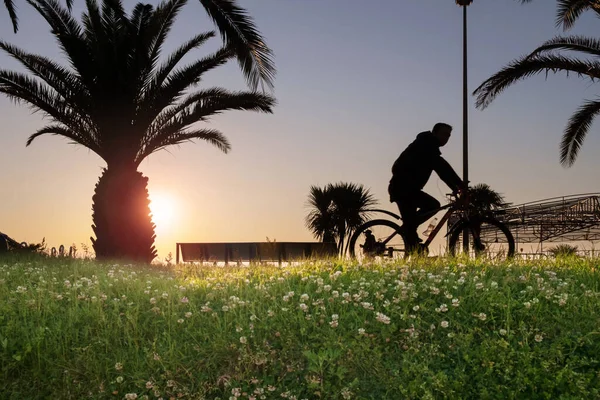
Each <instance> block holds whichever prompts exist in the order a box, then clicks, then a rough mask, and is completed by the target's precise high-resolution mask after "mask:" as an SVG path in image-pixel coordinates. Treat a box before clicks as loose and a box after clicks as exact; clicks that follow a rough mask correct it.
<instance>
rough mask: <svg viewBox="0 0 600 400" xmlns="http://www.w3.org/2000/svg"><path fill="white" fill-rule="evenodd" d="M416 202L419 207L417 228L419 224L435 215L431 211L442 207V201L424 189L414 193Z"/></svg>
mask: <svg viewBox="0 0 600 400" xmlns="http://www.w3.org/2000/svg"><path fill="white" fill-rule="evenodd" d="M414 204H415V206H416V207H417V208H418V211H417V212H416V215H415V223H416V224H417V226H416V228H417V229H418V227H419V225H421V224H422V223H423V222H425V221H427V220H428V219H429V218H431V217H433V215H432V214H431V211H433V210H435V209H437V208H440V206H441V205H440V202H439V201H437V199H436V198H435V197H433V196H430V195H428V194H427V193H425V192H424V191H422V190H421V191H419V192H417V193H416V194H415V195H414Z"/></svg>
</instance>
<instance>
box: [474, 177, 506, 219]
mask: <svg viewBox="0 0 600 400" xmlns="http://www.w3.org/2000/svg"><path fill="white" fill-rule="evenodd" d="M509 205H510V203H507V202H506V201H505V200H504V196H503V195H502V194H500V193H498V192H497V191H495V190H493V189H492V188H491V187H490V186H489V185H488V184H486V183H478V184H476V185H473V186H471V187H469V207H470V208H471V211H472V212H475V213H478V214H489V213H491V212H493V211H494V210H499V209H501V208H505V207H508V206H509Z"/></svg>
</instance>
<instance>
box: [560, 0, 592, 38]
mask: <svg viewBox="0 0 600 400" xmlns="http://www.w3.org/2000/svg"><path fill="white" fill-rule="evenodd" d="M588 10H592V11H594V12H595V13H596V14H597V15H599V16H600V2H598V1H597V0H558V8H557V12H556V26H557V27H559V26H561V25H562V27H563V30H565V31H566V30H569V29H571V28H573V25H575V22H576V21H577V20H578V19H579V17H580V16H581V14H583V13H584V12H585V11H588Z"/></svg>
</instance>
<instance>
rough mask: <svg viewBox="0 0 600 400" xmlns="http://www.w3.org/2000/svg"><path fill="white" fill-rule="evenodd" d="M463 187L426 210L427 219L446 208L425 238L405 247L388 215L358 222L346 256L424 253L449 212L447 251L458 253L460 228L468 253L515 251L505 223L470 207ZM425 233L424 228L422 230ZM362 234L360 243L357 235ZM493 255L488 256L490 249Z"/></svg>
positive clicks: (500, 255)
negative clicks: (464, 233) (466, 235)
mask: <svg viewBox="0 0 600 400" xmlns="http://www.w3.org/2000/svg"><path fill="white" fill-rule="evenodd" d="M468 193H469V191H468V190H467V191H466V192H465V194H464V195H462V196H460V197H459V196H458V195H457V194H455V193H450V194H447V195H446V196H447V197H448V199H449V203H447V204H445V205H443V206H440V207H439V208H436V209H435V210H432V211H430V212H428V213H427V214H426V216H427V219H429V218H431V217H433V216H434V215H435V214H437V213H438V212H440V211H442V210H447V211H446V213H445V214H444V216H443V217H442V218H441V219H440V221H439V222H438V223H437V225H435V226H434V227H432V226H430V228H432V229H428V231H429V230H430V232H429V234H428V237H427V239H426V240H425V242H423V243H419V244H418V245H417V247H416V248H413V249H406V246H405V245H404V234H403V231H402V226H401V225H398V224H397V223H395V222H394V221H390V220H389V219H374V220H370V221H367V222H365V223H364V224H362V225H361V226H359V227H358V228H357V229H356V231H355V232H354V234H353V235H352V237H351V239H350V244H349V247H350V257H352V258H355V259H358V260H359V261H362V260H364V259H367V258H370V259H372V258H375V257H381V258H384V259H385V258H389V259H394V258H398V259H407V258H408V257H411V256H413V255H416V256H418V255H428V254H429V245H430V244H431V242H432V241H433V240H434V239H435V237H436V236H437V234H438V232H439V231H440V230H441V228H442V226H443V225H444V224H445V223H446V222H447V221H449V220H450V218H451V217H452V216H453V214H454V215H455V216H456V218H455V219H456V222H454V223H453V224H452V225H451V227H450V229H448V232H447V233H446V235H445V236H446V237H447V238H448V254H449V255H450V256H459V255H460V254H461V252H462V251H463V241H462V237H463V232H464V231H465V229H467V230H468V232H469V247H468V248H469V250H468V254H467V255H468V256H469V257H473V256H474V257H483V256H490V258H494V259H499V258H500V259H502V258H510V257H512V256H514V254H515V240H514V237H513V235H512V233H511V232H510V230H509V229H508V227H507V226H506V225H504V224H503V223H502V222H500V221H498V220H497V219H496V218H494V217H493V215H492V214H491V213H489V212H482V211H480V210H475V209H473V208H472V207H470V203H469V201H468V197H469V196H468ZM369 211H371V212H381V213H384V214H387V215H389V216H391V217H394V218H395V219H396V220H401V219H402V218H401V217H400V216H399V215H397V214H395V213H393V212H391V211H387V210H380V209H373V210H369ZM424 234H427V232H424ZM362 235H365V236H366V239H365V241H364V243H360V242H359V239H360V237H361V236H362ZM495 250H497V253H496V255H495V256H493V257H492V254H493V253H494V251H495Z"/></svg>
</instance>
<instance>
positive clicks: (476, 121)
mask: <svg viewBox="0 0 600 400" xmlns="http://www.w3.org/2000/svg"><path fill="white" fill-rule="evenodd" d="M149 2H150V3H152V4H157V3H158V1H149ZM19 3H21V2H19ZM23 3H24V2H23ZM83 3H84V2H83V1H81V0H76V1H75V4H76V6H77V7H76V9H75V12H76V13H77V15H80V13H81V11H82V9H81V7H82V5H83ZM124 3H125V6H126V8H127V9H128V10H131V9H132V8H133V6H134V4H135V2H134V1H127V0H126V1H124ZM242 3H243V5H244V6H245V7H246V8H247V9H248V10H249V11H250V13H251V14H252V15H253V16H254V18H255V20H256V22H257V25H258V27H259V29H260V30H261V32H262V33H263V34H264V36H265V37H266V38H267V42H268V44H269V45H270V46H271V47H272V49H273V50H274V52H275V61H276V65H277V69H278V75H277V78H276V81H275V93H274V94H275V96H276V97H277V100H278V106H277V107H276V108H275V113H274V114H273V115H268V114H255V113H246V112H229V113H224V114H222V115H220V116H218V117H216V118H214V119H213V120H212V122H211V126H213V127H215V128H218V129H220V130H222V131H223V132H224V133H225V134H226V135H227V137H228V139H229V140H230V142H231V145H232V151H231V152H230V153H229V154H224V153H222V152H221V151H219V150H218V149H217V148H215V147H213V146H211V145H209V144H207V143H204V142H197V143H189V144H185V145H182V146H179V147H173V148H170V149H169V150H168V151H163V152H161V153H158V154H154V155H152V156H150V157H149V158H148V159H146V161H144V162H143V163H142V165H141V167H140V169H141V171H142V172H143V173H144V174H145V175H146V176H148V177H149V178H150V181H149V190H150V194H151V197H154V198H156V199H159V198H160V201H161V202H163V204H164V206H162V207H161V208H162V209H163V210H166V211H169V212H170V216H167V215H165V216H164V217H163V218H161V219H160V220H158V221H157V224H158V227H157V236H158V238H157V248H158V251H159V257H160V258H161V259H162V258H164V257H165V256H166V255H167V253H168V252H173V254H174V252H175V243H176V242H213V241H214V242H219V241H264V240H266V237H268V238H269V239H271V240H272V239H276V240H277V241H311V240H314V239H313V238H312V236H311V234H310V232H309V231H308V230H307V229H306V228H305V224H304V218H305V215H306V214H307V213H308V209H307V206H306V201H307V195H308V191H309V187H310V186H311V185H320V186H322V185H325V184H327V183H330V182H339V181H343V182H355V183H359V184H363V185H365V186H366V187H368V188H370V190H371V192H372V193H373V194H374V195H375V197H376V198H377V199H378V200H379V201H380V206H381V207H382V208H386V209H389V210H391V211H397V208H396V206H395V204H392V203H389V201H388V195H387V184H388V181H389V179H390V177H391V165H392V163H393V162H394V160H395V159H396V157H397V156H398V154H399V153H400V152H401V151H402V150H403V149H404V147H405V146H407V145H408V144H409V143H410V142H411V141H412V140H413V139H414V137H415V135H416V134H417V133H418V132H421V131H424V130H428V129H431V127H432V126H433V124H434V123H435V122H438V121H444V122H448V123H450V124H451V125H453V126H454V128H455V130H454V134H453V136H452V138H451V139H450V142H449V143H448V145H447V146H446V147H445V148H443V149H442V151H443V154H444V156H445V157H446V158H447V160H448V161H449V162H450V163H451V164H452V165H453V166H454V167H455V169H456V170H457V172H458V173H459V174H460V175H462V10H461V9H460V8H459V7H458V6H457V5H456V4H455V2H454V0H405V1H397V0H371V1H366V0H327V1H318V0H244V1H243V2H242ZM468 11H469V91H470V92H472V91H473V90H474V89H475V87H476V86H478V85H479V84H480V83H481V82H482V81H483V80H484V79H486V78H488V77H489V76H490V75H491V74H493V73H495V72H496V71H498V70H499V69H500V68H501V67H502V66H504V65H505V64H506V63H507V62H509V61H511V60H513V59H514V58H516V57H518V56H521V55H524V54H526V53H528V52H529V51H530V50H533V49H534V48H535V47H536V46H537V45H539V44H540V43H541V42H543V41H544V40H546V39H550V38H551V37H553V36H555V35H556V34H559V33H561V30H559V29H558V28H556V27H555V23H554V20H555V11H556V2H555V1H549V0H541V1H534V2H533V3H532V4H528V5H520V4H519V2H517V1H513V0H475V1H474V3H473V4H472V5H471V6H470V7H469V10H468ZM19 16H20V21H21V29H20V31H19V33H17V34H16V35H15V34H13V32H12V27H11V25H10V24H9V22H8V15H7V13H6V11H5V10H4V9H3V8H2V9H0V38H2V39H3V40H6V41H8V42H10V43H13V44H16V45H18V46H20V47H22V48H24V49H26V50H28V51H31V52H35V53H39V54H43V55H46V56H50V57H52V58H54V59H56V60H58V61H61V62H63V63H64V61H63V60H64V58H63V56H62V55H61V54H60V53H59V50H58V47H57V46H56V44H55V43H54V41H53V39H52V38H51V36H50V34H49V29H48V26H47V25H46V23H45V22H44V21H43V20H42V19H41V18H40V17H39V16H38V15H37V14H36V13H35V12H34V11H33V9H32V8H31V7H30V6H28V5H26V4H22V5H20V8H19ZM598 27H600V21H599V20H598V19H596V18H594V17H593V16H592V15H586V16H584V17H583V18H582V19H581V20H580V21H579V22H578V24H577V25H576V27H575V29H573V30H572V31H570V32H568V33H570V34H584V35H590V36H594V35H596V36H597V32H598ZM212 29H213V25H212V23H211V22H210V21H209V20H208V19H207V17H206V16H205V14H204V10H203V8H202V7H201V5H200V3H199V2H198V1H195V0H192V1H190V3H189V4H188V6H187V9H185V10H184V12H183V13H182V14H181V15H180V17H179V19H178V20H177V23H176V24H175V27H174V29H173V32H172V34H171V35H170V38H169V40H168V44H169V45H168V47H167V48H166V49H165V53H164V54H167V51H169V50H173V49H174V47H175V46H176V45H178V44H180V43H182V42H184V41H185V40H187V39H189V38H190V37H192V36H193V35H194V34H196V33H199V32H203V31H207V30H212ZM219 44H220V40H219V39H217V38H215V39H213V41H212V42H211V43H210V44H209V45H207V46H205V47H204V48H202V49H200V50H199V51H197V52H195V53H194V56H195V57H202V56H203V55H204V54H206V53H207V52H211V51H213V50H215V49H216V48H217V47H218V46H219ZM190 60H191V58H189V59H188V61H190ZM0 65H2V68H10V69H18V68H19V67H18V65H17V63H16V62H15V61H13V60H11V59H9V58H8V57H7V56H5V55H0ZM206 77H207V79H206V80H205V82H204V85H205V86H223V87H226V88H228V89H245V88H246V87H245V82H244V79H243V76H242V73H241V72H240V70H239V68H238V66H237V64H236V63H235V62H233V61H232V62H230V63H229V64H227V65H226V66H225V67H221V68H219V69H216V70H213V71H211V72H210V73H209V74H207V75H206ZM595 89H596V88H595V85H594V84H592V83H591V82H589V81H585V80H583V79H580V78H578V77H576V76H574V75H572V76H570V77H568V78H567V77H566V76H565V75H564V74H559V75H552V74H550V75H549V76H548V77H547V78H546V77H545V76H544V75H543V74H542V75H539V76H536V77H534V78H530V79H528V80H525V81H522V82H519V83H517V84H516V85H515V86H513V87H511V88H509V89H508V90H507V91H506V92H505V93H503V94H501V95H500V96H499V97H498V99H497V100H496V101H495V102H494V103H492V105H491V106H490V107H489V108H488V109H486V110H484V111H479V110H476V109H475V108H474V106H473V105H474V101H475V99H474V97H472V96H471V97H470V98H469V103H470V105H471V109H470V110H469V112H470V123H469V131H470V142H469V146H470V154H469V157H470V158H469V160H470V172H469V173H470V178H471V182H472V183H480V182H485V183H487V184H489V185H490V186H491V187H492V188H493V189H495V190H497V191H500V192H501V193H503V194H504V195H505V196H506V199H507V200H508V201H511V202H513V203H522V202H528V201H534V200H540V199H544V198H548V197H554V196H562V195H571V194H578V193H590V192H600V190H598V181H599V178H598V171H599V170H600V157H598V149H599V147H600V123H598V124H596V125H594V126H593V127H592V129H591V132H590V135H589V137H588V138H587V139H586V141H585V143H584V146H583V149H582V151H581V152H580V155H579V158H578V159H577V161H576V163H575V165H574V166H573V167H571V168H568V169H566V168H563V167H562V166H561V165H560V163H559V144H560V139H561V135H562V131H563V128H564V127H565V124H566V123H567V120H568V118H569V116H570V115H571V114H572V112H573V111H574V110H575V109H576V108H577V107H578V106H579V104H581V103H582V102H583V101H584V99H594V98H595V96H596V95H597V91H596V90H595ZM0 121H1V125H0V174H1V178H0V231H1V232H4V233H7V234H8V235H10V236H11V237H13V238H14V239H16V240H18V241H28V242H40V241H41V240H42V238H44V237H45V238H46V241H47V243H48V245H49V246H50V247H51V246H56V247H58V246H59V245H60V244H64V245H65V246H67V247H68V246H69V245H70V244H71V243H75V244H77V246H78V247H81V243H84V244H87V245H88V246H90V247H91V242H90V240H89V237H90V236H91V235H92V229H91V205H92V194H93V191H94V186H95V184H96V182H97V180H98V177H99V176H100V174H101V168H103V167H104V166H105V164H104V162H103V161H102V159H100V158H99V157H98V156H97V155H95V154H94V153H92V152H90V151H88V150H86V149H85V148H82V147H76V146H73V145H70V144H68V143H67V140H65V139H62V138H58V137H54V136H45V137H41V138H38V139H37V140H36V141H34V142H33V144H32V145H31V146H29V147H25V141H26V139H27V137H28V136H29V135H30V134H31V133H33V132H34V131H35V130H36V129H38V128H39V127H40V126H41V125H42V124H43V121H42V119H41V116H40V115H38V114H31V110H30V109H28V108H27V107H25V106H23V105H15V104H14V103H12V102H11V101H9V100H8V99H6V97H4V96H1V95H0ZM426 191H428V192H429V193H431V194H432V195H434V196H435V197H436V198H438V199H439V200H440V201H442V202H444V194H445V193H447V192H448V191H449V190H448V188H447V187H446V186H445V184H444V183H443V182H442V181H441V180H440V179H439V178H438V177H437V175H435V174H434V175H433V176H432V179H431V180H430V182H429V183H428V185H427V186H426ZM157 201H158V200H157ZM421 230H423V229H421Z"/></svg>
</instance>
